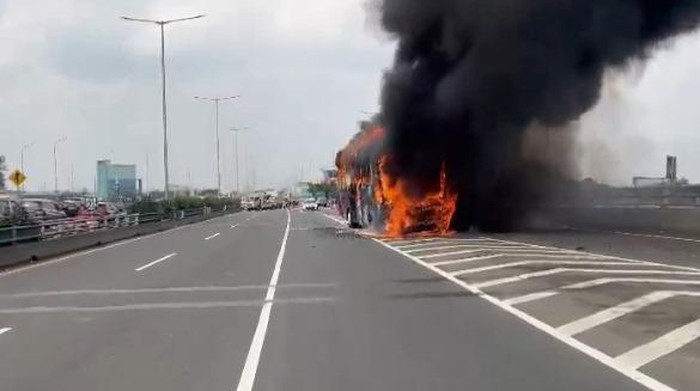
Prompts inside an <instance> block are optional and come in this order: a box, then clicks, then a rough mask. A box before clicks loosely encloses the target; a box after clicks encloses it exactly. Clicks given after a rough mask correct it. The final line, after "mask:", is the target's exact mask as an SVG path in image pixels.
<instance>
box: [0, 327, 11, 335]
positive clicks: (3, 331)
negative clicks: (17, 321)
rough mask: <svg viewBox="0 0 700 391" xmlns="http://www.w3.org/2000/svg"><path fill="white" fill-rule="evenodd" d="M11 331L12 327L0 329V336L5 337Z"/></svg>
mask: <svg viewBox="0 0 700 391" xmlns="http://www.w3.org/2000/svg"><path fill="white" fill-rule="evenodd" d="M11 330H12V327H3V328H1V329H0V335H3V334H5V333H6V332H8V331H11Z"/></svg>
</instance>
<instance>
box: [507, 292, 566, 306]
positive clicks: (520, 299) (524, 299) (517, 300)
mask: <svg viewBox="0 0 700 391" xmlns="http://www.w3.org/2000/svg"><path fill="white" fill-rule="evenodd" d="M558 294H559V293H558V292H555V291H543V292H535V293H530V294H527V295H522V296H517V297H511V298H510V299H505V300H503V303H505V304H507V305H518V304H523V303H529V302H531V301H535V300H542V299H546V298H548V297H552V296H556V295H558Z"/></svg>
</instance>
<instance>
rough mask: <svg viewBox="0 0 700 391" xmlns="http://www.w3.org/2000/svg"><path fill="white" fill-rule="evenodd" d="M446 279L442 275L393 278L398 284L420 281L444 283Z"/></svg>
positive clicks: (419, 282)
mask: <svg viewBox="0 0 700 391" xmlns="http://www.w3.org/2000/svg"><path fill="white" fill-rule="evenodd" d="M446 281H447V280H445V278H444V277H440V276H438V277H425V278H406V279H402V280H394V282H397V283H399V284H421V283H441V284H444V283H445V282H446Z"/></svg>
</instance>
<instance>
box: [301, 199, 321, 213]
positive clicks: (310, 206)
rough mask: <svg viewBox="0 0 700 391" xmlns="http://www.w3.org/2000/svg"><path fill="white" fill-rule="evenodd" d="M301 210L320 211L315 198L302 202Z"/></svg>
mask: <svg viewBox="0 0 700 391" xmlns="http://www.w3.org/2000/svg"><path fill="white" fill-rule="evenodd" d="M301 208H302V209H303V210H318V203H317V202H316V199H315V198H307V199H305V200H304V202H302V204H301Z"/></svg>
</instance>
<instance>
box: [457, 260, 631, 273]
mask: <svg viewBox="0 0 700 391" xmlns="http://www.w3.org/2000/svg"><path fill="white" fill-rule="evenodd" d="M527 265H602V266H636V267H638V266H639V265H637V264H635V263H629V262H605V261H517V262H506V263H502V264H500V265H491V266H484V267H476V268H472V269H464V270H455V271H453V272H452V275H453V276H463V275H466V274H475V273H483V272H488V271H492V270H499V269H508V268H511V267H520V266H527Z"/></svg>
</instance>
